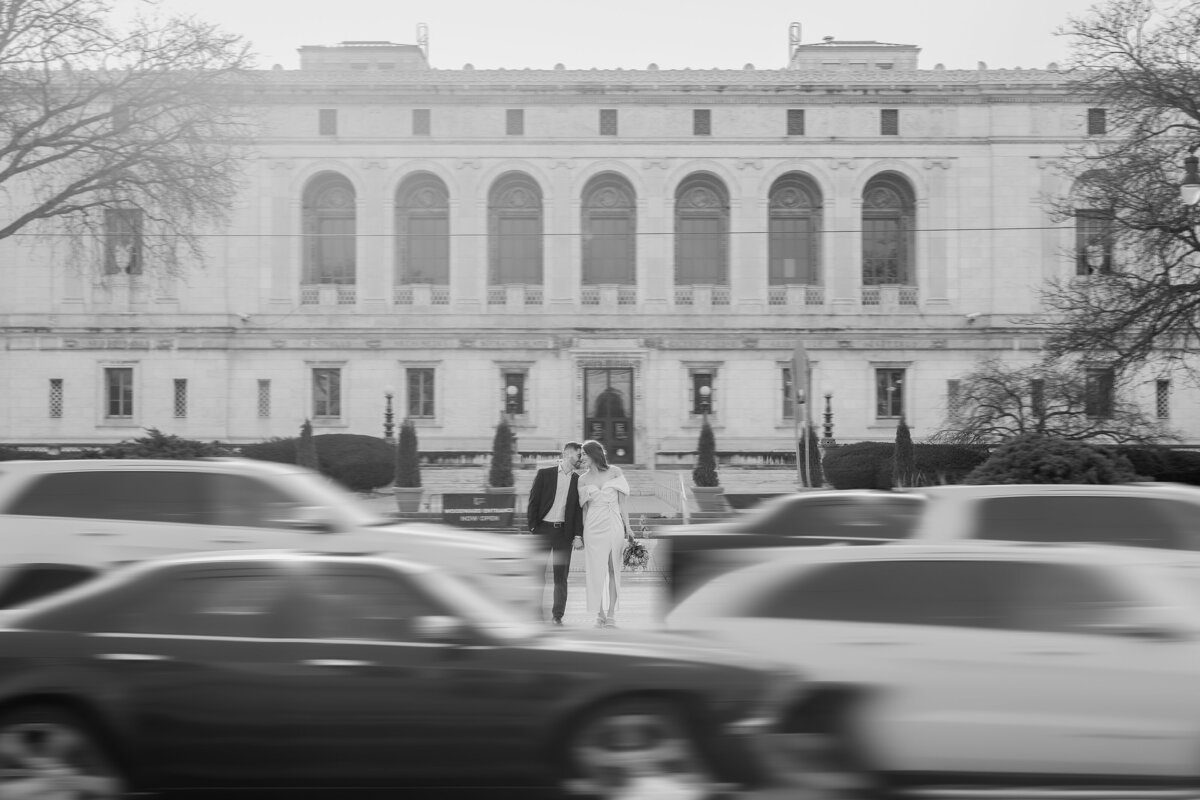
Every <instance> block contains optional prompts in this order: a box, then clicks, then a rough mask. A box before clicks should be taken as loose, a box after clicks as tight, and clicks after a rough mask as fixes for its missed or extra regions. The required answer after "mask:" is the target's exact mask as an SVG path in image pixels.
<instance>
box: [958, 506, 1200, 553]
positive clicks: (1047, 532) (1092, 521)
mask: <svg viewBox="0 0 1200 800" xmlns="http://www.w3.org/2000/svg"><path fill="white" fill-rule="evenodd" d="M1164 502H1166V501H1164V500H1162V499H1161V498H1158V499H1156V498H1151V497H1132V496H1128V495H1109V496H1105V495H1084V496H1070V495H1054V496H1044V497H1043V496H1024V497H988V498H984V499H982V500H981V501H980V506H979V517H978V519H979V533H978V538H980V539H995V540H1004V541H1021V542H1096V543H1099V544H1115V545H1126V546H1132V547H1156V548H1164V549H1169V550H1190V549H1195V545H1194V544H1193V542H1192V538H1193V537H1192V535H1191V533H1190V531H1186V530H1180V527H1179V525H1178V524H1176V522H1175V519H1174V517H1173V515H1172V514H1171V513H1170V512H1169V511H1168V510H1167V509H1166V508H1164ZM1193 516H1195V515H1194V514H1193Z"/></svg>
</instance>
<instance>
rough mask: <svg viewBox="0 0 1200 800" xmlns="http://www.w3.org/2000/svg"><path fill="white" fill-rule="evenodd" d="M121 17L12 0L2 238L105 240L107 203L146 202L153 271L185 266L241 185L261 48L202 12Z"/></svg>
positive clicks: (5, 35) (2, 40)
mask: <svg viewBox="0 0 1200 800" xmlns="http://www.w3.org/2000/svg"><path fill="white" fill-rule="evenodd" d="M109 16H110V8H109V6H108V5H107V4H106V3H105V2H103V0H0V190H2V191H3V192H4V194H5V195H6V196H7V197H8V198H9V201H10V202H9V204H8V205H7V211H6V213H5V216H3V217H0V239H3V238H6V237H9V236H13V235H17V234H24V233H47V232H53V233H65V234H68V235H72V236H81V237H89V236H90V237H95V236H97V235H103V233H104V230H103V226H104V214H103V213H100V212H101V210H103V209H108V208H126V209H138V210H139V211H141V213H142V215H143V219H144V226H143V228H142V231H141V234H140V235H141V236H142V237H143V240H144V241H143V243H142V246H143V248H144V253H145V263H146V264H147V267H148V268H158V269H162V270H165V271H174V270H176V269H178V268H179V265H180V260H181V256H182V255H183V254H185V253H190V254H196V253H199V252H200V251H201V248H200V238H199V234H200V233H201V232H202V231H203V230H204V229H205V228H206V227H207V226H208V225H211V224H213V223H218V222H220V221H222V220H224V219H225V218H226V215H227V213H228V209H229V207H230V205H231V202H232V200H233V198H234V196H235V195H236V193H237V190H238V188H239V185H238V180H239V175H240V174H241V165H240V164H239V162H238V159H239V156H240V155H241V153H242V149H241V148H242V146H243V143H245V142H246V141H247V140H248V137H249V136H250V135H251V133H252V127H251V125H250V124H249V122H248V120H246V119H244V118H242V117H241V116H239V114H238V112H237V110H236V108H235V106H234V102H235V99H236V96H237V94H238V88H239V87H240V86H242V85H244V84H245V82H246V81H247V80H248V76H247V72H246V71H247V69H248V68H249V67H250V66H251V56H250V53H249V50H248V48H247V46H246V44H245V43H244V42H242V40H241V39H240V38H238V37H236V36H232V35H229V34H226V33H223V32H221V31H219V30H218V29H217V28H215V27H213V26H212V25H208V24H206V23H203V22H199V21H197V20H195V19H191V18H170V19H165V20H164V19H158V18H153V17H151V18H139V19H136V20H135V21H133V22H132V23H131V24H130V25H129V26H128V27H127V28H126V29H122V30H118V29H117V28H115V27H114V26H113V25H112V24H110V21H109ZM47 226H48V227H47Z"/></svg>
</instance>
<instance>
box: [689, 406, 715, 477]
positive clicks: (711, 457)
mask: <svg viewBox="0 0 1200 800" xmlns="http://www.w3.org/2000/svg"><path fill="white" fill-rule="evenodd" d="M692 483H694V484H696V485H697V486H700V487H713V486H720V485H721V482H720V479H719V476H718V475H717V440H716V437H714V436H713V431H712V426H711V425H709V424H708V420H707V419H706V420H704V424H703V425H702V426H701V427H700V439H699V440H698V441H697V442H696V467H695V468H694V469H693V470H692Z"/></svg>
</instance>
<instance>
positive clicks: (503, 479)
mask: <svg viewBox="0 0 1200 800" xmlns="http://www.w3.org/2000/svg"><path fill="white" fill-rule="evenodd" d="M513 455H514V454H513V432H512V428H510V427H509V425H508V422H507V420H503V419H502V420H500V424H499V425H497V426H496V436H495V437H494V438H493V439H492V467H491V469H490V470H488V486H491V487H492V488H494V489H506V488H509V487H511V486H513V484H514V483H515V481H514V479H513Z"/></svg>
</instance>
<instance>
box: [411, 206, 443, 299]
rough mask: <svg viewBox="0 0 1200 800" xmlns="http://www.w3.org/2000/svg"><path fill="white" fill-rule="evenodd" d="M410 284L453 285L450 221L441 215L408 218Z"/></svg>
mask: <svg viewBox="0 0 1200 800" xmlns="http://www.w3.org/2000/svg"><path fill="white" fill-rule="evenodd" d="M405 244H407V246H408V253H407V255H408V258H407V263H406V264H405V272H406V275H405V279H406V280H407V282H408V283H434V284H448V283H450V218H449V217H447V216H445V215H442V214H437V215H432V214H431V215H429V216H416V215H413V216H410V217H409V218H408V238H407V241H406V242H405Z"/></svg>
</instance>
